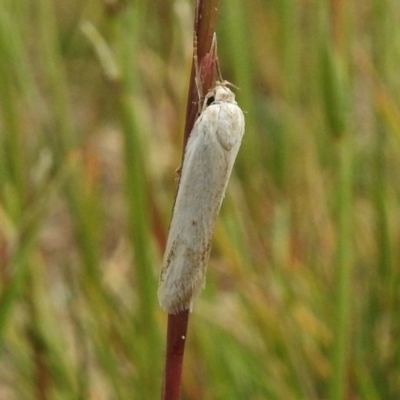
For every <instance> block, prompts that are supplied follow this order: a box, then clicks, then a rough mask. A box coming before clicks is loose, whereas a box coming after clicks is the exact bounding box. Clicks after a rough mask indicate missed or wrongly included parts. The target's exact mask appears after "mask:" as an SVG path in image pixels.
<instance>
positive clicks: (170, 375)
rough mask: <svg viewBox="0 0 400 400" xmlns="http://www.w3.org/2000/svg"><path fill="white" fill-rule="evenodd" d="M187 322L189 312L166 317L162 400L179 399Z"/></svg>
mask: <svg viewBox="0 0 400 400" xmlns="http://www.w3.org/2000/svg"><path fill="white" fill-rule="evenodd" d="M188 321H189V310H185V311H182V312H180V313H179V314H175V315H174V314H169V315H168V334H167V352H166V358H165V370H164V381H163V389H162V397H161V398H162V399H163V400H177V399H179V395H180V391H181V376H182V364H183V354H184V352H185V343H186V334H187V327H188Z"/></svg>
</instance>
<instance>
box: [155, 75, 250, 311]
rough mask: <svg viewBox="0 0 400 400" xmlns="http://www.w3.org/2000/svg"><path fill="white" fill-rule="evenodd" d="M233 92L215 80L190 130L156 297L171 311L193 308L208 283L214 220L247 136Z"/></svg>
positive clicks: (241, 114) (223, 83)
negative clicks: (207, 272)
mask: <svg viewBox="0 0 400 400" xmlns="http://www.w3.org/2000/svg"><path fill="white" fill-rule="evenodd" d="M244 126H245V121H244V116H243V112H242V110H241V109H240V107H239V106H238V105H237V103H236V101H235V95H234V93H233V92H232V91H231V90H230V89H229V88H228V87H227V86H226V83H225V82H222V83H220V82H217V84H216V85H215V87H214V88H213V89H212V90H211V91H210V92H209V93H208V94H207V95H206V97H205V99H204V104H203V108H202V111H201V113H200V116H199V117H198V118H197V120H196V122H195V124H194V127H193V129H192V131H191V133H190V136H189V139H188V142H187V145H186V150H185V155H184V158H183V165H182V170H181V176H180V181H179V188H178V193H177V196H176V200H175V205H174V209H173V213H172V219H171V223H170V228H169V233H168V240H167V245H166V249H165V254H164V258H163V265H162V270H161V274H160V281H159V288H158V299H159V303H160V305H161V307H162V308H164V309H165V310H166V311H167V312H168V313H169V314H176V313H178V312H180V311H183V310H187V309H191V308H192V304H193V300H194V299H195V298H196V297H197V296H198V294H199V293H200V291H201V290H202V289H203V288H204V286H205V274H206V269H207V264H208V260H209V256H210V250H211V239H212V235H213V231H214V227H215V222H216V220H217V217H218V213H219V210H220V208H221V204H222V200H223V198H224V195H225V190H226V187H227V184H228V181H229V177H230V175H231V172H232V168H233V164H234V162H235V159H236V155H237V153H238V151H239V147H240V144H241V141H242V137H243V134H244Z"/></svg>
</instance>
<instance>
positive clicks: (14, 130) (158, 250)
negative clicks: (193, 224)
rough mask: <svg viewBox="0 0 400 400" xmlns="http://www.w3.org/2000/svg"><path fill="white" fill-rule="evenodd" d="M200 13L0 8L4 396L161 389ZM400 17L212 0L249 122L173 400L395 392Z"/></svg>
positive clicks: (49, 2)
mask: <svg viewBox="0 0 400 400" xmlns="http://www.w3.org/2000/svg"><path fill="white" fill-rule="evenodd" d="M193 15H194V4H193V2H192V1H189V0H175V1H173V0H168V1H151V2H147V1H143V0H138V1H129V0H126V1H123V2H122V1H121V2H119V1H118V0H107V1H106V0H104V1H99V0H98V1H94V0H86V1H82V0H70V1H68V2H67V1H62V0H35V1H25V0H1V1H0V274H1V278H0V281H1V282H0V287H1V296H0V343H1V347H0V371H1V373H0V398H2V399H10V400H13V399H28V400H29V399H85V400H86V399H96V400H97V399H99V400H102V399H157V398H159V396H160V388H161V379H162V369H163V362H164V341H165V332H166V314H165V313H164V312H163V311H162V310H161V309H160V308H159V307H158V304H157V300H156V289H157V283H158V273H159V269H160V263H161V258H162V254H163V250H164V244H165V239H166V235H167V231H168V224H169V218H170V215H171V209H172V205H173V199H174V195H175V189H176V182H175V178H176V174H175V169H176V168H177V167H179V163H180V157H181V151H182V149H181V146H182V132H183V124H184V116H185V115H184V114H185V110H186V105H185V102H186V95H187V85H188V82H189V73H190V65H191V55H192V29H193ZM398 21H400V5H399V3H398V2H397V0H385V1H382V0H353V1H347V2H346V1H341V0H330V1H328V0H325V1H323V0H299V1H289V0H279V1H278V0H269V1H267V0H249V1H244V0H230V1H225V0H221V7H220V10H219V23H218V29H219V30H218V44H219V46H218V49H219V57H220V63H221V67H222V72H223V74H224V78H225V79H227V80H229V81H231V82H233V83H234V84H235V85H237V86H239V87H240V90H239V91H237V99H238V102H239V104H240V105H241V107H242V109H243V110H244V111H245V112H246V114H245V115H246V124H247V125H246V135H245V138H244V142H243V146H242V149H241V151H240V153H239V157H238V160H237V163H236V166H235V170H234V173H233V176H232V179H231V181H230V184H229V188H228V192H227V196H226V198H225V201H224V204H223V207H222V210H221V215H220V218H219V222H218V225H217V228H216V233H215V237H214V241H213V251H212V255H211V260H210V266H209V271H208V275H207V287H206V290H205V291H204V292H203V293H202V295H201V297H200V298H199V299H198V300H197V302H196V303H195V307H194V311H193V314H192V316H191V321H190V326H189V337H188V343H187V346H188V347H187V349H186V354H185V365H184V373H183V380H184V382H183V394H182V399H187V400H189V399H190V400H197V399H208V400H211V399H215V400H220V399H230V400H234V399H238V400H239V399H240V400H242V399H251V400H260V399H277V400H282V399H285V400H291V399H332V400H333V399H349V400H350V399H351V400H355V399H368V400H374V399H399V398H400V346H399V337H400V318H399V310H400V290H399V283H400V267H399V265H400V246H399V243H400V208H399V200H400V174H399V173H398V172H399V168H400V108H399V104H400V103H399V101H400V74H399V66H400V24H399V23H398Z"/></svg>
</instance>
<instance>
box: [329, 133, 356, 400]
mask: <svg viewBox="0 0 400 400" xmlns="http://www.w3.org/2000/svg"><path fill="white" fill-rule="evenodd" d="M352 165H353V151H352V137H351V136H350V135H344V136H343V137H342V138H341V139H340V142H339V184H338V192H339V204H338V229H337V232H338V245H337V246H338V247H337V262H336V265H337V286H336V288H337V292H336V303H335V304H336V320H335V332H334V337H335V343H334V346H333V354H332V362H333V376H332V380H331V392H330V397H329V398H330V399H331V400H342V399H344V398H345V393H346V386H347V380H346V377H347V369H348V361H349V357H348V355H349V345H350V332H351V310H352V307H351V290H352V271H353V246H352V239H353V235H352V227H353V223H352V217H353V207H352V187H353V171H352Z"/></svg>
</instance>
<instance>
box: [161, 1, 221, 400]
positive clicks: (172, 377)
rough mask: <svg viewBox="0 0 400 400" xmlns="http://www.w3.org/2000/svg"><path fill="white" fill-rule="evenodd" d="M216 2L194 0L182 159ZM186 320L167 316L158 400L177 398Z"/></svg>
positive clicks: (211, 68)
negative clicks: (191, 60) (194, 42)
mask: <svg viewBox="0 0 400 400" xmlns="http://www.w3.org/2000/svg"><path fill="white" fill-rule="evenodd" d="M218 3H219V0H197V3H196V12H195V22H194V35H195V37H194V40H196V42H197V48H195V49H194V50H195V51H196V52H197V54H196V57H193V62H192V69H191V75H190V83H189V92H188V100H187V107H186V123H185V132H184V137H183V147H182V160H183V157H184V154H185V147H186V143H187V140H188V138H189V135H190V132H191V131H192V128H193V125H194V123H195V120H196V117H197V113H198V103H199V101H200V100H201V99H200V98H199V93H198V88H197V85H196V79H195V78H196V75H195V74H196V65H195V63H196V62H198V66H199V67H200V76H201V78H202V82H201V84H202V90H203V93H206V92H207V91H208V90H209V89H210V88H211V85H212V83H213V82H214V81H215V75H216V63H217V54H216V49H215V48H213V46H212V43H213V38H214V34H215V27H216V23H217V10H218ZM178 189H179V187H178V188H177V191H176V193H178ZM188 321H189V310H184V311H183V312H180V313H178V314H176V315H173V314H169V315H168V330H167V343H166V358H165V369H164V379H163V385H162V393H161V400H178V399H179V396H180V391H181V377H182V365H183V356H184V352H185V343H186V335H187V326H188Z"/></svg>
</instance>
